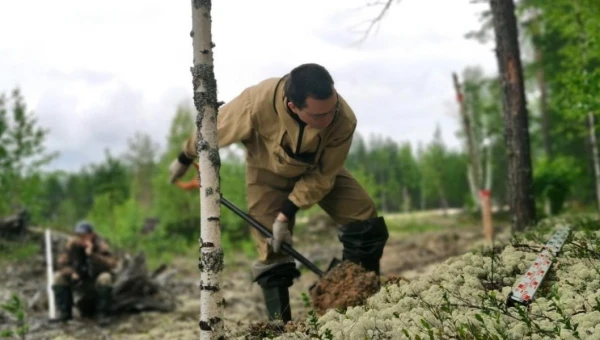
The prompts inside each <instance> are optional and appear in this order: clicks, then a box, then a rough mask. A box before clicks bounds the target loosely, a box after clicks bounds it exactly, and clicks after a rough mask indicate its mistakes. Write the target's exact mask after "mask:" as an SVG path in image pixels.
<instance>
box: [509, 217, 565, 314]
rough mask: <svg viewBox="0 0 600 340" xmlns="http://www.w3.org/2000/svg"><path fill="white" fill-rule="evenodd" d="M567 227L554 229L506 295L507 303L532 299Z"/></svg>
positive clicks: (522, 302) (525, 301) (526, 302)
mask: <svg viewBox="0 0 600 340" xmlns="http://www.w3.org/2000/svg"><path fill="white" fill-rule="evenodd" d="M569 231H570V230H569V228H568V227H561V228H558V229H557V230H556V232H555V233H554V235H552V238H551V239H550V240H549V241H548V243H546V245H545V246H544V248H543V250H542V253H541V254H540V256H538V258H537V259H536V260H535V261H534V262H533V264H532V265H531V266H530V267H529V269H528V270H527V273H525V275H523V276H522V277H521V280H520V281H518V282H517V284H516V285H515V286H514V287H513V289H512V291H511V292H510V294H509V295H508V301H507V304H508V305H512V304H513V303H514V302H517V303H520V304H522V305H527V304H529V303H531V301H532V300H533V296H534V295H535V292H536V291H537V290H538V288H539V287H540V285H541V284H542V281H544V278H545V277H546V274H548V270H549V269H550V266H551V265H552V260H553V258H554V257H555V256H556V255H557V254H558V252H559V251H560V249H561V248H562V246H563V244H564V243H565V241H566V240H567V237H568V236H569Z"/></svg>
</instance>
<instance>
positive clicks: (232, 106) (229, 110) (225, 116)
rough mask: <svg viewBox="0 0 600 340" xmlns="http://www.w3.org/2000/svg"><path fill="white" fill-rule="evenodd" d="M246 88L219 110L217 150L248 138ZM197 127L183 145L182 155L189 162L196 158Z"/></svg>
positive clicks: (249, 109)
mask: <svg viewBox="0 0 600 340" xmlns="http://www.w3.org/2000/svg"><path fill="white" fill-rule="evenodd" d="M250 91H252V88H247V89H245V90H244V91H242V93H240V94H239V95H238V96H237V97H235V98H234V99H233V100H231V101H230V102H228V103H227V104H225V105H223V106H221V107H220V108H219V111H218V114H217V137H218V145H219V148H223V147H226V146H229V145H231V144H233V143H237V142H241V141H243V140H245V139H248V138H249V137H250V134H251V132H252V127H253V118H252V105H251V100H250V99H251V94H250ZM196 136H197V127H195V128H194V132H192V134H191V135H190V136H189V137H188V138H187V139H186V141H185V142H184V143H183V150H182V152H183V154H184V155H185V156H186V157H187V158H188V159H190V160H193V159H196V158H197V157H198V154H197V148H196V138H197V137H196Z"/></svg>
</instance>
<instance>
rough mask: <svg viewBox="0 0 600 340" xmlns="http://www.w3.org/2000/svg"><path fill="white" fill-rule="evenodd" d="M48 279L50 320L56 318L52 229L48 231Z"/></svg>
mask: <svg viewBox="0 0 600 340" xmlns="http://www.w3.org/2000/svg"><path fill="white" fill-rule="evenodd" d="M45 236H46V278H47V280H46V281H47V286H46V291H47V292H48V315H49V317H50V319H54V318H55V317H56V304H55V302H54V292H53V291H52V285H53V284H54V275H53V274H54V273H53V269H52V239H51V238H50V229H46V235H45Z"/></svg>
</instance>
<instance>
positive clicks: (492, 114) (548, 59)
mask: <svg viewBox="0 0 600 340" xmlns="http://www.w3.org/2000/svg"><path fill="white" fill-rule="evenodd" d="M578 6H581V7H583V8H587V9H589V10H586V11H582V10H580V8H579V7H578ZM594 8H595V10H594ZM599 8H600V5H599V3H597V2H594V1H591V0H587V1H580V2H579V3H574V2H571V1H566V0H556V1H553V2H552V3H551V4H550V3H549V2H547V1H541V0H530V1H521V2H520V3H519V8H518V12H517V13H518V20H519V25H520V27H519V29H520V34H521V36H520V40H521V41H520V43H521V49H522V50H521V52H522V57H523V61H524V71H525V77H526V84H525V86H526V90H527V103H528V108H529V119H530V121H529V123H530V124H529V126H530V136H531V138H532V140H531V150H532V162H533V169H534V173H533V177H534V192H535V195H536V204H537V210H538V214H539V216H543V215H550V214H557V213H560V212H561V211H564V209H570V210H576V211H585V210H594V209H597V206H598V197H599V196H598V195H599V194H600V190H599V189H598V185H600V181H598V178H599V176H600V167H599V166H598V150H597V142H596V136H595V133H596V128H597V125H598V122H597V121H598V119H596V114H597V113H598V108H599V104H600V103H599V99H598V98H597V96H596V95H595V94H597V93H598V92H599V91H598V90H599V85H600V78H599V76H600V74H599V72H600V71H599V70H600V68H599V67H598V64H599V63H598V61H599V57H600V48H598V45H597V43H598V42H599V41H600V28H599V25H598V23H597V17H596V20H595V21H594V20H593V16H594V15H596V14H597V13H599V11H598V9H599ZM541 13H543V14H541ZM468 37H469V38H472V39H478V40H481V41H485V40H486V39H492V38H493V31H492V27H491V17H490V15H489V13H487V12H486V13H482V27H481V29H480V30H479V31H476V32H472V33H470V34H468ZM454 80H455V82H454V83H453V78H452V77H451V75H448V86H457V87H456V88H457V98H456V99H457V101H456V102H457V105H456V119H458V120H460V121H461V122H462V126H463V129H461V130H460V131H457V132H456V133H458V134H459V135H460V136H461V138H462V140H463V141H464V148H463V149H462V150H451V149H449V148H447V147H446V146H445V145H444V142H443V140H442V139H441V137H440V132H441V127H438V128H437V130H436V134H434V135H433V136H431V140H430V142H429V143H426V144H423V145H419V146H418V147H416V148H413V147H411V145H410V144H409V143H399V142H396V141H395V140H398V139H400V140H401V137H400V138H394V139H392V137H398V136H383V135H369V136H361V135H357V136H356V137H355V139H354V142H353V147H352V150H351V153H350V155H349V157H348V159H347V167H348V169H349V170H350V171H352V172H353V173H354V174H355V176H356V177H357V178H358V179H359V180H360V181H361V183H363V184H364V185H365V187H366V188H368V190H369V191H370V193H371V194H372V195H373V197H374V198H375V200H376V203H377V206H378V208H379V210H380V211H381V212H382V213H386V214H393V213H400V212H409V211H417V210H427V209H447V208H465V209H470V210H472V211H473V212H474V213H477V210H478V207H479V198H478V191H479V190H481V189H488V190H491V192H492V197H493V203H494V206H495V207H496V208H499V209H500V210H502V209H504V208H505V207H506V205H507V184H506V183H507V165H506V153H507V150H506V149H505V144H504V135H503V132H504V123H503V119H504V118H503V113H502V112H503V111H502V96H501V92H500V91H501V89H500V84H499V80H498V78H496V77H492V76H489V75H486V74H483V73H482V71H481V69H480V68H479V67H478V65H473V66H472V67H469V68H467V69H464V70H457V74H456V78H454ZM4 91H5V92H4V94H2V95H1V97H0V192H1V193H2V196H3V199H2V200H0V216H6V215H10V214H14V213H15V212H17V211H19V209H21V208H26V209H27V210H28V212H29V214H30V218H31V221H32V223H33V224H35V225H43V226H49V227H53V228H58V229H63V230H70V229H71V228H72V226H73V225H74V223H75V222H76V221H78V220H81V219H88V220H90V221H92V222H93V223H95V225H96V227H97V229H98V231H99V232H100V234H102V235H103V236H104V237H106V238H108V239H109V240H110V241H111V243H112V244H114V246H115V247H126V248H130V249H143V250H144V251H146V252H148V253H150V254H151V255H161V256H167V254H166V253H167V250H168V253H172V252H173V251H174V250H176V249H189V248H194V249H195V248H196V245H197V239H198V236H199V225H200V222H199V218H200V217H199V200H198V192H197V191H188V192H186V191H182V190H181V189H179V188H178V187H176V186H173V185H170V184H168V182H167V180H168V176H167V172H168V164H169V163H170V162H171V161H172V160H173V159H174V158H175V157H176V155H177V154H178V152H179V151H180V148H181V144H182V143H183V141H184V139H185V138H186V137H187V136H188V135H189V134H190V132H191V131H192V130H193V128H194V126H195V115H196V114H195V112H194V111H193V109H192V106H186V105H180V106H179V107H174V108H173V112H172V113H167V112H166V113H165V114H172V115H173V119H172V121H171V126H170V133H169V136H168V138H167V140H164V141H161V140H156V139H155V138H154V137H153V136H151V135H149V134H147V133H145V132H144V131H139V132H138V133H136V134H135V135H133V136H131V138H130V139H129V146H128V151H127V152H126V153H125V154H114V153H113V152H111V150H108V149H107V150H106V151H105V157H104V161H103V162H101V163H97V164H89V165H87V166H85V167H83V168H82V169H81V170H80V171H78V172H64V171H53V172H49V171H47V170H44V167H45V166H46V165H48V164H50V162H52V160H53V158H54V157H55V156H56V155H57V153H56V150H48V149H47V148H46V145H45V144H46V137H47V136H48V134H51V133H52V131H49V130H47V129H46V128H45V127H44V126H40V125H39V124H38V122H37V120H36V116H35V113H34V112H31V110H30V109H29V108H28V107H27V99H26V98H27V94H26V93H21V92H20V90H19V89H18V88H15V89H4ZM390 123H391V122H390ZM394 124H398V125H401V124H402V121H397V122H395V123H394ZM83 128H85V127H83ZM82 148H85V145H82ZM515 152H518V151H515ZM221 157H222V167H221V188H222V192H223V193H224V195H225V196H226V197H227V198H228V199H229V200H230V201H232V202H233V203H234V204H236V205H238V206H240V207H242V208H245V201H246V198H245V188H244V182H245V168H244V160H243V156H240V154H239V153H234V152H224V151H223V152H222V156H221ZM595 165H596V166H595ZM194 176H195V174H194V172H193V171H190V172H189V173H188V174H187V176H186V179H188V180H189V179H191V178H193V177H194ZM318 212H320V209H318V208H313V209H310V210H309V211H306V212H303V213H302V214H304V215H312V214H315V213H318ZM248 231H249V230H248V228H247V226H246V224H245V223H244V222H243V221H242V220H241V219H240V218H238V217H237V216H235V215H234V214H232V213H231V212H230V211H228V210H227V209H226V208H223V237H224V243H223V246H224V248H225V253H226V254H227V253H228V252H227V249H228V248H231V247H232V245H233V244H235V245H236V248H238V249H240V248H241V249H246V250H247V251H248V252H252V251H253V249H252V246H251V243H250V242H249V241H250V239H249V237H248V235H249V234H248Z"/></svg>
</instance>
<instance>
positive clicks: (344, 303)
mask: <svg viewBox="0 0 600 340" xmlns="http://www.w3.org/2000/svg"><path fill="white" fill-rule="evenodd" d="M380 287H381V283H380V281H379V277H378V276H377V275H376V274H375V273H374V272H367V271H366V270H365V269H364V268H362V267H361V266H360V265H358V264H355V263H352V262H349V261H344V262H342V263H341V264H339V265H338V266H336V267H334V268H333V269H332V270H331V271H330V272H327V273H325V275H323V277H322V278H321V280H319V282H317V284H316V285H315V287H314V289H313V290H312V291H311V299H312V305H313V307H314V308H315V310H316V312H317V313H318V314H319V315H323V314H324V313H325V312H326V311H327V310H328V309H331V308H335V309H346V308H348V307H352V306H358V305H361V304H363V303H364V302H365V301H366V300H367V298H369V297H370V296H371V295H373V294H375V293H377V292H378V291H379V288H380Z"/></svg>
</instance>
